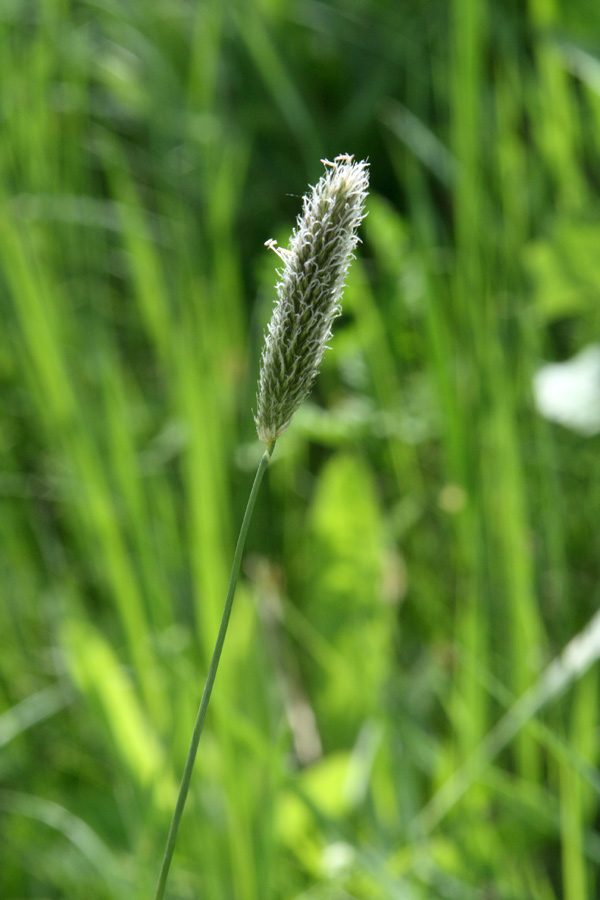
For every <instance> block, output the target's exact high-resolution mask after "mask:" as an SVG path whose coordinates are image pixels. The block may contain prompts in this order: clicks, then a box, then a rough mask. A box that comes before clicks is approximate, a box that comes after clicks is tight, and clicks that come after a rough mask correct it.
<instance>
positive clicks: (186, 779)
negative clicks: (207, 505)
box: [154, 441, 275, 900]
mask: <svg viewBox="0 0 600 900" xmlns="http://www.w3.org/2000/svg"><path fill="white" fill-rule="evenodd" d="M274 446H275V442H274V441H273V442H272V443H271V444H270V445H268V446H267V449H266V450H265V452H264V453H263V456H262V458H261V461H260V463H259V466H258V469H257V471H256V475H255V478H254V484H253V485H252V490H251V491H250V496H249V497H248V504H247V506H246V512H245V513H244V518H243V520H242V525H241V528H240V533H239V536H238V540H237V545H236V548H235V555H234V557H233V565H232V567H231V576H230V579H229V588H228V590H227V598H226V600H225V608H224V609H223V617H222V619H221V625H220V628H219V634H218V636H217V641H216V644H215V649H214V650H213V655H212V659H211V661H210V667H209V669H208V675H207V676H206V684H205V685H204V692H203V694H202V700H201V701H200V707H199V709H198V715H197V716H196V723H195V725H194V731H193V733H192V740H191V743H190V749H189V751H188V755H187V760H186V763H185V768H184V770H183V776H182V779H181V786H180V788H179V795H178V797H177V803H176V804H175V810H174V812H173V818H172V820H171V827H170V828H169V835H168V837H167V845H166V847H165V855H164V857H163V861H162V865H161V868H160V873H159V876H158V882H157V885H156V892H155V894H154V900H162V898H163V897H164V894H165V888H166V884H167V878H168V875H169V869H170V866H171V860H172V858H173V851H174V850H175V843H176V841H177V833H178V831H179V823H180V822H181V817H182V815H183V810H184V807H185V801H186V800H187V795H188V791H189V787H190V781H191V778H192V771H193V768H194V762H195V761H196V753H197V751H198V744H199V742H200V735H201V734H202V729H203V728H204V720H205V718H206V711H207V709H208V704H209V702H210V696H211V694H212V689H213V685H214V683H215V677H216V674H217V669H218V668H219V661H220V659H221V651H222V650H223V643H224V641H225V635H226V634H227V626H228V624H229V617H230V615H231V608H232V606H233V598H234V596H235V589H236V587H237V581H238V575H239V571H240V565H241V562H242V554H243V552H244V546H245V544H246V537H247V535H248V529H249V527H250V520H251V518H252V513H253V510H254V504H255V503H256V498H257V496H258V491H259V488H260V483H261V481H262V478H263V475H264V473H265V470H266V468H267V466H268V465H269V462H270V460H271V454H272V452H273V448H274Z"/></svg>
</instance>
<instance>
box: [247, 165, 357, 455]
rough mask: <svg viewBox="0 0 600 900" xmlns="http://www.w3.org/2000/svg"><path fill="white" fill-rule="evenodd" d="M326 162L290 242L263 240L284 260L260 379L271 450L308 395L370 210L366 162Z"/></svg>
mask: <svg viewBox="0 0 600 900" xmlns="http://www.w3.org/2000/svg"><path fill="white" fill-rule="evenodd" d="M321 162H322V163H323V165H324V166H325V168H326V172H325V174H324V175H322V176H321V178H320V179H319V181H318V183H317V184H316V185H315V187H313V188H311V189H310V191H309V192H308V193H307V194H306V195H305V196H304V198H303V205H302V212H301V214H300V215H299V216H298V219H297V221H296V227H295V229H294V232H293V234H292V237H291V240H290V245H289V248H288V249H284V248H282V247H278V246H277V241H274V240H269V241H266V242H265V245H266V246H267V247H269V248H270V249H272V250H274V251H275V253H277V255H278V256H279V258H280V259H281V260H282V262H283V264H284V265H283V269H282V270H281V271H280V273H279V274H280V280H279V282H278V284H277V296H278V299H277V302H276V304H275V308H274V310H273V316H272V318H271V322H270V324H269V327H268V330H267V334H266V339H265V345H264V349H263V352H262V357H261V368H260V376H259V382H258V395H257V414H256V416H255V422H256V428H257V431H258V436H259V438H260V440H261V441H264V442H265V443H266V444H267V449H269V446H270V445H271V444H272V443H273V442H274V441H275V440H276V439H277V438H278V437H279V435H281V434H283V432H284V431H285V430H286V428H287V427H288V426H289V424H290V422H291V420H292V417H293V415H294V413H295V412H296V410H297V409H298V407H299V406H300V404H301V403H302V402H303V400H305V399H306V397H307V396H308V394H309V393H310V390H311V388H312V385H313V382H314V380H315V378H316V376H317V373H318V370H319V365H320V363H321V359H322V357H323V353H324V352H325V350H326V348H327V341H328V339H329V337H330V336H331V325H332V322H333V319H334V318H335V317H336V316H337V315H339V314H340V311H341V307H340V300H341V297H342V293H343V290H344V284H345V280H346V274H347V272H348V267H349V265H350V261H351V260H352V258H353V255H354V254H353V251H354V249H355V247H356V244H357V243H358V240H359V238H358V235H357V230H358V227H359V225H360V223H361V221H362V220H363V218H364V216H365V209H364V206H365V199H366V196H367V189H368V186H369V175H368V163H367V162H364V161H363V162H358V163H357V162H354V157H353V156H351V155H350V154H347V153H345V154H342V155H340V156H336V157H335V159H334V161H333V162H330V161H329V160H327V159H324V160H321Z"/></svg>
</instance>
